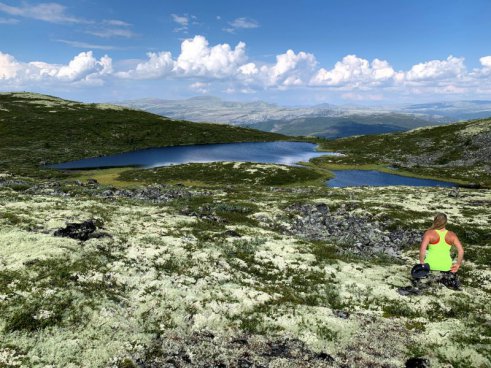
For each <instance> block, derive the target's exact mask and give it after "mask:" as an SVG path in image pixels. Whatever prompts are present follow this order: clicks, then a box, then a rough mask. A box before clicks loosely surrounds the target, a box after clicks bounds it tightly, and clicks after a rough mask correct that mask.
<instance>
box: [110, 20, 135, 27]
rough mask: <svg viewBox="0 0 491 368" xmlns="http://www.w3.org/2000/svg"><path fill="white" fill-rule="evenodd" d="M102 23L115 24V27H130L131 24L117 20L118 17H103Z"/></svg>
mask: <svg viewBox="0 0 491 368" xmlns="http://www.w3.org/2000/svg"><path fill="white" fill-rule="evenodd" d="M103 23H104V24H107V25H110V26H115V27H130V26H131V24H130V23H128V22H125V21H124V20H119V19H105V20H104V21H103Z"/></svg>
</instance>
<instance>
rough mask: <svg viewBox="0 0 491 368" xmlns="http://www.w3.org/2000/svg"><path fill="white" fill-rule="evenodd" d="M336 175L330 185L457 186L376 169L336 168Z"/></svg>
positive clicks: (328, 184)
mask: <svg viewBox="0 0 491 368" xmlns="http://www.w3.org/2000/svg"><path fill="white" fill-rule="evenodd" d="M333 173H334V174H335V175H336V176H335V177H334V178H333V179H330V180H328V181H327V186H328V187H353V186H362V185H368V186H378V187H379V186H390V185H408V186H413V187H421V186H425V187H426V186H428V187H455V186H456V184H454V183H449V182H445V181H439V180H431V179H419V178H411V177H408V176H402V175H395V174H387V173H383V172H380V171H374V170H335V171H333Z"/></svg>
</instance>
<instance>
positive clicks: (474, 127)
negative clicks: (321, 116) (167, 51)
mask: <svg viewBox="0 0 491 368" xmlns="http://www.w3.org/2000/svg"><path fill="white" fill-rule="evenodd" d="M0 107H1V109H0V113H1V114H2V115H1V120H0V132H1V133H2V134H0V140H2V145H1V146H0V249H1V252H0V367H22V366H26V367H30V366H32V367H47V366H52V367H82V366H83V367H139V366H143V367H192V366H193V367H194V366H197V367H199V366H202V367H210V366H216V367H253V366H255V367H260V366H271V367H345V366H373V367H400V366H404V364H405V362H406V361H407V360H408V359H410V358H420V359H427V360H428V361H429V362H430V364H431V366H446V367H450V366H452V367H489V366H490V365H491V361H490V358H489V357H490V355H491V354H490V353H491V352H490V346H491V344H490V338H491V305H490V303H489V298H490V293H491V271H490V269H489V264H490V263H491V252H490V247H491V236H490V232H489V228H490V227H489V224H490V221H491V191H490V190H489V189H487V188H489V184H490V182H489V156H487V157H485V158H484V159H483V160H482V161H479V160H477V159H476V161H475V164H474V165H473V166H472V167H471V171H470V174H469V175H468V176H465V175H464V174H463V170H464V169H465V165H466V162H468V161H466V160H470V158H469V157H470V156H471V154H474V153H475V152H477V153H476V155H477V156H479V155H480V154H481V152H482V151H483V150H486V149H488V147H489V146H488V147H481V148H479V147H478V146H477V145H478V144H479V142H481V141H482V142H484V141H486V139H487V138H486V137H489V134H490V133H489V132H490V122H489V120H488V121H475V122H468V123H462V124H455V125H450V126H447V127H441V128H440V127H437V128H432V129H424V130H418V131H416V132H409V133H404V134H408V135H409V137H411V134H418V135H419V134H423V133H424V132H426V133H427V135H421V136H419V139H420V140H421V141H423V142H424V139H428V140H432V139H435V137H442V136H444V137H446V138H445V139H446V141H447V142H454V141H452V139H455V142H460V139H461V137H467V139H470V141H471V143H470V144H471V145H476V147H477V148H476V149H472V150H470V152H471V153H468V152H467V151H465V150H464V151H463V152H464V153H458V152H456V153H455V156H451V158H449V161H446V162H440V163H435V162H434V161H431V160H433V158H431V159H428V160H429V161H427V162H426V163H425V165H426V166H424V165H421V164H419V165H420V166H419V168H420V169H421V170H419V171H418V167H417V165H414V166H411V163H412V162H413V157H419V158H418V159H421V160H422V158H421V157H422V156H423V153H424V152H425V151H424V150H421V151H417V152H416V153H412V152H411V151H410V149H409V148H408V151H404V148H405V147H406V146H407V145H403V146H400V145H399V147H400V149H401V150H402V151H401V153H400V154H399V155H398V156H396V155H391V154H390V149H395V148H391V147H395V146H396V144H395V143H394V146H391V145H390V144H389V143H390V142H392V141H391V140H395V141H397V140H399V139H401V138H399V137H400V133H396V134H391V135H382V136H375V137H371V138H370V139H373V141H370V142H365V143H364V146H365V148H366V150H365V151H362V150H361V149H360V148H357V147H362V145H360V143H359V141H358V140H363V139H366V138H363V137H359V138H348V139H343V140H340V141H333V142H331V141H326V142H322V144H323V145H325V147H328V148H329V149H333V148H335V149H336V150H341V149H343V150H344V152H345V153H346V156H343V157H341V158H338V157H325V158H318V159H315V160H312V161H311V162H310V163H309V164H308V165H305V166H304V167H290V166H284V165H271V164H268V165H266V164H255V163H231V162H223V163H210V164H187V165H176V166H172V167H165V168H156V169H149V170H144V169H131V168H118V169H108V170H93V171H89V172H81V171H77V172H60V173H59V172H56V171H54V170H48V169H44V168H39V162H40V161H47V162H48V161H49V162H56V161H57V160H61V159H63V160H65V158H66V157H68V158H69V159H76V158H81V157H88V156H91V155H97V154H107V153H112V152H118V150H128V149H133V148H137V147H148V146H152V145H165V144H177V143H175V142H173V141H172V139H173V138H172V135H171V134H172V133H171V131H173V130H174V129H182V130H181V131H180V133H179V134H177V133H176V137H180V138H179V139H181V141H179V144H184V143H196V142H200V143H204V142H206V139H207V138H206V136H204V138H203V135H201V132H202V131H206V129H208V128H210V129H215V126H213V125H209V126H208V125H198V127H199V128H197V127H195V126H194V125H193V124H192V123H187V122H173V123H172V124H170V123H169V122H168V121H166V120H162V118H160V117H152V115H150V114H146V113H145V114H144V113H142V112H137V111H132V110H128V109H121V108H114V109H111V106H107V105H105V106H102V107H101V106H95V105H83V104H79V103H75V102H69V101H64V100H60V99H56V98H51V97H47V96H41V95H34V94H4V95H1V96H0ZM15 109H18V110H15ZM72 109H73V110H72ZM77 109H78V110H77ZM5 110H9V112H10V115H9V114H8V113H7V112H5ZM51 110H52V111H56V112H53V113H49V111H51ZM16 111H17V112H16ZM30 111H34V113H33V115H29V114H30ZM4 112H5V114H4ZM23 114H25V115H23ZM57 114H66V115H65V118H66V119H68V118H70V119H74V120H75V121H74V122H72V123H67V122H66V121H64V120H63V119H59V120H50V117H51V116H54V115H57ZM91 114H92V115H91ZM99 114H100V115H99ZM105 114H107V115H105ZM113 114H116V115H113ZM121 114H122V115H121ZM133 114H136V115H135V116H134V117H133ZM139 114H144V116H143V115H141V116H140V115H139ZM89 115H90V116H92V118H90V117H88V116H89ZM28 116H31V117H30V118H28ZM77 116H79V118H75V117H77ZM124 116H126V119H127V120H124V119H123V118H124ZM120 118H121V119H123V121H126V123H124V124H134V125H131V126H138V119H146V118H148V119H156V123H155V125H152V126H151V127H150V126H149V127H148V131H149V132H150V133H149V134H148V135H145V134H143V133H142V132H143V131H144V129H139V130H136V131H135V133H134V134H135V135H138V139H136V140H135V142H137V143H135V145H134V146H132V147H131V148H130V146H131V144H133V143H131V144H130V143H125V142H124V139H116V138H114V140H110V139H111V138H110V137H111V136H112V135H113V134H116V132H118V131H119V130H121V131H120V133H119V134H131V133H129V132H126V131H125V129H126V128H128V126H129V125H128V126H127V125H124V124H123V123H118V121H119V120H118V119H120ZM23 119H27V120H28V121H29V122H27V120H23ZM77 119H82V120H77ZM83 119H85V120H83ZM157 121H158V123H157ZM65 123H66V124H65ZM168 123H169V125H168V126H167V127H166V128H165V129H164V128H162V129H163V130H162V131H161V133H159V134H161V135H160V138H159V135H158V134H157V133H155V134H152V129H153V127H156V126H160V125H158V124H163V125H166V124H168ZM29 124H31V125H30V126H31V129H32V130H29V132H30V133H29V134H27V131H28V130H27V129H28V128H27V126H28V125H29ZM36 124H37V125H38V129H33V127H34V126H35V125H36ZM44 124H53V125H52V126H48V127H46V126H45V125H44ZM97 124H99V125H97ZM112 124H115V125H114V127H113V128H114V130H111V129H113V128H111V129H109V128H108V126H112ZM118 124H119V125H118ZM121 124H122V125H121ZM148 124H150V123H148ZM152 124H154V123H152ZM16 126H17V127H18V128H19V130H21V131H22V130H23V129H25V131H24V133H23V134H24V135H26V136H25V137H24V139H22V135H21V134H20V133H16V129H15V127H16ZM456 126H458V127H459V128H458V129H456V128H455V127H456ZM55 128H56V129H58V130H59V131H61V132H64V133H59V135H57V134H58V133H57V134H54V133H53V134H52V136H53V140H52V139H51V138H52V136H51V135H50V134H49V131H50V130H52V129H55ZM86 128H87V131H86V130H85V129H86ZM188 128H189V131H188V130H187V129H188ZM447 128H448V129H450V131H451V132H452V133H451V134H449V135H445V134H446V133H445V132H446V131H445V130H444V129H447ZM64 129H65V130H64ZM67 129H68V130H67ZM98 129H100V130H101V132H103V133H100V136H99V138H97V137H98V135H99V133H98ZM156 129H161V128H156ZM221 129H226V128H225V127H223V126H219V129H217V131H216V132H215V131H213V133H210V135H209V136H208V137H213V138H212V139H210V140H212V141H213V142H220V141H232V140H234V134H235V133H234V132H236V134H237V136H236V139H237V140H260V139H261V140H262V139H264V140H268V139H280V138H282V139H283V137H281V136H278V135H267V133H259V132H255V131H250V130H242V129H238V128H231V129H233V131H232V130H231V131H229V132H228V133H223V132H222V133H220V134H223V135H215V133H216V134H219V131H220V130H221ZM434 129H442V130H441V131H436V133H435V131H434ZM67 132H69V133H67ZM249 133H250V134H251V135H250V136H248V134H249ZM65 134H68V135H67V136H65ZM84 134H85V135H84ZM87 134H89V135H87ZM193 134H194V135H193ZM225 134H227V135H225ZM256 134H257V135H256ZM263 134H266V135H264V136H263ZM65 137H71V139H69V140H65ZM183 137H184V138H183ZM395 137H397V138H395ZM425 137H426V138H425ZM159 139H160V140H159ZM166 139H168V140H166ZM193 139H194V141H193ZM377 139H380V140H381V141H386V150H385V151H384V150H383V149H382V147H383V146H378V143H376V142H377ZM104 140H109V141H108V142H110V143H109V144H107V145H105V144H104ZM184 140H185V141H184ZM94 142H95V143H94ZM113 142H114V145H113ZM159 142H161V143H160V144H159ZM340 142H346V144H345V145H343V144H342V143H340ZM356 142H358V143H356ZM476 142H477V143H476ZM456 144H458V143H456ZM443 146H444V147H453V146H452V145H451V144H448V145H443ZM377 147H378V148H377ZM472 147H474V146H472ZM377 149H378V151H377ZM430 151H431V150H430ZM406 152H407V153H406ZM418 152H422V153H421V155H420V154H419V153H418ZM433 152H434V151H431V152H430V153H431V154H432V153H433ZM418 155H419V156H418ZM468 155H469V156H468ZM420 156H421V157H420ZM394 157H400V161H397V162H395V159H394ZM428 157H429V156H428ZM472 157H474V156H472ZM364 159H366V161H363V160H364ZM389 159H390V160H391V161H389ZM329 160H334V161H335V162H334V161H332V162H329ZM341 160H342V161H341ZM435 160H437V159H435ZM486 160H487V161H486ZM452 162H457V163H460V162H463V163H462V165H460V166H459V165H458V164H452ZM469 162H470V161H469ZM356 165H366V166H356ZM367 165H371V166H373V167H378V168H380V167H387V166H388V165H391V167H394V165H399V166H398V167H400V168H401V169H400V170H401V171H404V172H406V173H408V174H412V173H414V174H415V175H422V176H439V177H441V178H444V179H447V180H451V179H453V177H452V175H451V174H452V173H454V172H455V173H458V175H459V176H458V177H455V180H456V181H457V180H461V181H462V182H465V183H467V184H471V183H476V184H479V185H480V186H481V188H479V189H475V188H460V189H459V190H457V189H449V188H439V187H432V188H428V187H418V188H416V187H404V186H402V187H354V188H328V187H326V186H325V185H324V182H325V179H327V178H328V177H329V176H330V173H329V171H328V170H329V169H330V168H333V167H336V168H339V167H350V168H352V167H353V166H354V167H361V168H366V167H367ZM452 165H453V166H452ZM447 166H448V167H447ZM450 166H452V167H453V168H454V169H455V170H454V171H452V170H450V169H449V167H450ZM432 169H434V170H435V171H432ZM389 170H394V169H393V168H392V169H389ZM486 170H487V171H486ZM435 173H438V175H435ZM480 173H481V174H480ZM88 179H96V180H88ZM437 211H443V212H446V213H447V214H448V215H449V218H450V225H449V228H450V229H451V230H454V231H456V232H457V233H458V234H459V236H460V238H461V240H462V242H463V244H464V247H465V250H466V254H465V262H464V264H463V266H462V268H461V270H460V271H459V275H460V279H461V283H462V287H461V290H460V291H456V290H451V289H448V288H446V287H445V286H444V285H441V284H438V283H436V284H434V285H432V287H430V288H428V289H426V290H425V292H424V293H422V294H420V295H413V296H404V295H401V294H399V293H398V291H397V290H398V288H400V287H404V286H408V285H410V279H409V270H410V268H411V266H412V265H413V264H414V263H415V262H416V261H417V255H418V243H417V239H418V236H420V235H421V233H422V231H423V230H424V229H425V228H427V227H428V226H429V225H430V223H431V219H432V216H433V215H434V213H435V212H437ZM86 220H91V221H92V223H93V224H94V225H95V226H96V227H97V229H96V231H94V232H91V233H90V234H89V235H88V236H87V240H77V239H72V238H69V237H59V236H55V232H56V231H57V230H59V229H61V228H64V227H65V226H66V224H67V223H81V222H83V221H86ZM84 239H85V238H84Z"/></svg>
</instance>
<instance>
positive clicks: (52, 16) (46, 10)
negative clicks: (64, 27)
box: [0, 2, 90, 23]
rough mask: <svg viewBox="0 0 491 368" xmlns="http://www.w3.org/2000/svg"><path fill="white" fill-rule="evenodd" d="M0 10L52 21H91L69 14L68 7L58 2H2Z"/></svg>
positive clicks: (15, 14)
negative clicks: (18, 3)
mask: <svg viewBox="0 0 491 368" xmlns="http://www.w3.org/2000/svg"><path fill="white" fill-rule="evenodd" d="M0 11H1V12H3V13H7V14H10V15H14V16H19V17H25V18H31V19H37V20H42V21H45V22H50V23H90V22H89V21H87V20H85V19H82V18H77V17H74V16H71V15H68V14H67V12H66V7H65V6H63V5H61V4H58V3H40V4H37V5H32V4H29V3H26V2H22V4H21V5H20V6H11V5H7V4H5V3H3V2H0Z"/></svg>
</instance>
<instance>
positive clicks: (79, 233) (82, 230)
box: [53, 220, 97, 241]
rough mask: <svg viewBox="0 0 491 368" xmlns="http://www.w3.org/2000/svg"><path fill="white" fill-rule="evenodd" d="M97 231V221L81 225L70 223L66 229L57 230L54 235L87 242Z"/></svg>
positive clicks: (89, 221)
mask: <svg viewBox="0 0 491 368" xmlns="http://www.w3.org/2000/svg"><path fill="white" fill-rule="evenodd" d="M96 230H97V226H96V224H95V221H94V220H87V221H84V222H80V223H75V222H74V223H68V224H67V225H66V226H65V227H64V228H61V229H58V230H56V231H55V232H54V234H53V235H54V236H60V237H65V238H72V239H77V240H80V241H86V240H89V238H91V237H92V235H93V234H94V232H95V231H96Z"/></svg>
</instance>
